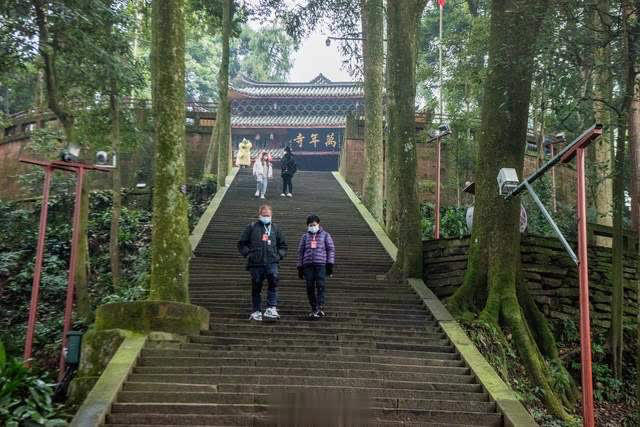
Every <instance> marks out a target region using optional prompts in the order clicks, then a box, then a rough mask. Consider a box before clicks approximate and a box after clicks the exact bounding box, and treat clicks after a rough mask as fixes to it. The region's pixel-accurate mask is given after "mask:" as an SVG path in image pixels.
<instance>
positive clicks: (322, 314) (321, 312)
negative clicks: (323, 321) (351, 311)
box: [316, 309, 326, 317]
mask: <svg viewBox="0 0 640 427" xmlns="http://www.w3.org/2000/svg"><path fill="white" fill-rule="evenodd" d="M316 313H317V314H318V317H325V316H326V314H324V310H322V309H319V310H318V311H316Z"/></svg>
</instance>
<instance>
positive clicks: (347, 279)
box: [106, 170, 503, 427]
mask: <svg viewBox="0 0 640 427" xmlns="http://www.w3.org/2000/svg"><path fill="white" fill-rule="evenodd" d="M280 190H281V187H280V180H279V178H276V179H275V180H274V181H273V182H272V184H271V187H270V188H269V192H268V193H269V195H270V200H269V201H270V202H271V203H272V204H273V207H274V222H276V223H277V224H279V225H280V226H281V227H282V228H283V230H284V232H285V234H286V236H287V239H288V243H289V256H288V257H287V259H286V260H285V261H284V262H283V263H282V264H281V282H280V288H279V311H280V314H281V316H282V319H281V320H280V321H278V322H277V323H265V322H263V323H255V322H251V321H249V320H248V317H249V312H250V280H249V275H248V273H247V272H246V271H245V268H244V260H243V259H242V258H241V257H240V256H239V255H238V253H237V250H236V243H237V240H238V237H239V235H240V233H241V231H242V230H243V228H244V227H245V226H246V225H247V224H248V223H249V222H251V221H252V220H253V219H254V218H255V215H256V211H257V208H258V205H259V204H260V203H259V201H258V200H256V199H254V198H253V193H254V191H255V183H254V180H253V179H252V177H251V176H250V174H249V172H248V171H247V170H241V171H240V173H239V174H238V176H237V177H236V180H235V181H234V183H233V185H232V186H231V188H230V189H229V191H228V193H227V195H226V196H225V199H224V200H223V202H222V205H221V206H220V208H219V209H218V211H217V214H216V215H215V216H214V218H213V220H212V221H211V223H210V224H209V226H208V228H207V230H206V232H205V235H204V236H203V238H202V240H201V242H200V244H199V246H198V247H197V248H196V251H195V257H194V258H193V259H192V261H191V285H190V286H191V287H190V291H191V302H192V303H194V304H198V305H201V306H203V307H205V308H207V309H208V310H210V312H211V330H210V331H208V332H204V333H202V334H201V335H198V336H191V337H188V339H187V341H186V342H184V343H182V342H168V343H167V342H163V343H160V342H153V341H150V342H148V343H147V345H146V347H145V348H144V349H143V351H142V354H141V357H140V359H139V361H138V364H137V366H136V367H135V368H134V370H133V372H132V373H131V374H130V375H129V377H128V379H127V381H126V383H125V384H124V387H123V390H122V391H121V392H120V394H119V395H118V398H117V402H116V403H114V404H113V406H112V409H111V413H110V415H108V417H107V424H106V425H108V426H114V427H115V426H146V425H163V426H169V425H174V426H178V425H180V426H185V425H190V426H205V425H206V426H231V425H238V426H268V425H282V426H284V425H291V426H293V425H339V422H337V421H336V422H326V420H329V419H331V414H330V409H328V408H327V406H330V405H325V406H322V404H321V403H319V402H329V401H332V402H333V404H334V406H335V408H333V410H334V412H340V411H343V412H345V408H344V407H346V406H350V405H351V406H353V408H351V409H352V410H353V411H354V412H355V413H357V414H356V415H357V416H356V418H357V417H360V418H358V419H359V421H358V422H356V421H355V419H356V418H351V421H341V423H342V424H340V425H379V426H402V425H406V426H417V425H421V426H464V425H476V426H478V425H482V426H501V425H503V420H502V415H501V414H500V413H499V412H498V411H497V409H496V404H495V402H493V401H491V399H490V398H489V396H488V394H487V393H486V391H485V390H484V388H483V386H482V385H480V384H479V383H478V381H477V380H476V378H475V377H474V375H473V374H472V373H471V371H470V369H469V368H468V367H467V366H466V365H465V363H464V362H463V360H462V359H461V357H460V356H459V354H458V353H457V352H456V350H455V348H454V347H453V345H452V344H451V343H450V342H449V341H448V339H447V338H446V336H445V334H444V333H443V331H442V330H441V329H440V327H439V326H438V324H437V322H435V320H434V318H433V317H432V316H431V314H430V313H429V312H428V311H427V309H425V308H424V306H423V305H422V303H421V301H420V299H419V298H418V296H416V295H415V294H414V292H413V291H412V290H411V289H410V287H409V286H407V285H398V284H390V283H387V282H385V281H381V280H379V279H380V277H379V275H381V274H383V273H385V272H386V271H387V270H388V268H389V267H390V265H391V263H392V261H391V259H390V258H389V256H388V255H387V253H386V252H385V250H384V249H383V247H382V246H381V244H380V243H379V242H378V240H377V239H376V237H375V235H374V234H373V233H372V232H371V231H370V229H369V227H368V226H367V224H366V223H365V222H364V221H363V220H362V218H361V217H360V215H359V214H358V212H357V211H356V209H355V208H354V207H353V205H352V204H351V202H350V201H349V199H348V198H347V196H346V195H345V193H344V191H343V190H342V188H341V187H340V186H339V185H338V183H337V182H336V181H335V179H334V177H333V176H332V175H331V174H329V173H313V172H301V173H299V174H298V175H296V177H295V180H294V198H293V199H285V198H281V197H280V196H279V194H280ZM311 212H314V213H317V214H318V215H319V216H320V218H321V220H322V225H324V226H325V228H326V229H327V230H328V231H329V232H330V233H332V235H333V237H334V240H335V244H336V248H337V261H336V268H335V274H334V276H333V277H332V278H330V279H329V280H328V282H327V305H326V312H327V317H326V318H324V319H322V320H319V321H315V322H313V321H307V320H305V316H306V314H307V313H308V311H309V307H308V304H307V301H306V293H305V288H304V284H303V282H302V281H300V280H298V278H297V272H296V268H295V254H296V250H297V243H298V239H299V237H300V235H301V233H302V232H303V231H304V230H305V218H306V216H307V215H308V214H309V213H311ZM353 396H358V397H359V398H358V399H354V398H353ZM331 399H333V400H331ZM287 402H288V404H289V407H288V410H289V412H296V410H297V411H298V412H307V413H306V414H304V413H303V414H297V415H295V416H294V417H293V418H292V417H291V416H289V418H287V416H286V415H282V414H283V411H287ZM354 402H359V406H358V405H356V403H354ZM363 402H366V404H365V403H363ZM314 404H315V405H316V406H318V405H319V406H320V408H317V407H316V408H315V409H316V410H318V409H320V411H321V413H322V415H323V417H325V424H318V423H316V424H313V423H312V422H308V423H305V422H302V421H300V419H302V418H300V417H304V416H309V414H311V413H312V412H313V409H314V408H313V406H314ZM356 406H357V407H356ZM292 407H295V408H292ZM296 408H297V409H296ZM354 408H355V409H354ZM322 411H323V412H322ZM296 416H297V417H298V418H295V417H296ZM278 417H279V418H278ZM286 419H288V420H289V421H288V422H287V421H286ZM336 419H338V418H336ZM283 420H285V421H283ZM291 420H297V421H291Z"/></svg>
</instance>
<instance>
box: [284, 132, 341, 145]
mask: <svg viewBox="0 0 640 427" xmlns="http://www.w3.org/2000/svg"><path fill="white" fill-rule="evenodd" d="M342 132H343V131H342V129H335V128H329V129H295V128H293V129H289V131H288V135H287V143H288V144H290V145H291V146H293V147H295V148H296V149H297V150H298V151H338V150H340V145H341V142H342V137H343V136H342Z"/></svg>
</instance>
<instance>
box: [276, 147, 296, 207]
mask: <svg viewBox="0 0 640 427" xmlns="http://www.w3.org/2000/svg"><path fill="white" fill-rule="evenodd" d="M284 151H285V155H284V156H282V160H281V161H280V176H282V194H280V196H281V197H284V196H287V197H293V194H292V193H293V183H292V182H291V181H292V180H293V175H294V174H295V173H296V171H297V170H298V166H297V165H296V160H295V159H294V158H293V154H291V148H290V147H288V146H287V147H285V149H284Z"/></svg>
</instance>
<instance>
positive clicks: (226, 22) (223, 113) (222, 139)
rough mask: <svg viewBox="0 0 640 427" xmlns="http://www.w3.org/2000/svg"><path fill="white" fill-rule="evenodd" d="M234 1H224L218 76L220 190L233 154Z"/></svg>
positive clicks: (217, 116) (217, 115) (217, 118)
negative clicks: (231, 48)
mask: <svg viewBox="0 0 640 427" xmlns="http://www.w3.org/2000/svg"><path fill="white" fill-rule="evenodd" d="M232 9H233V0H222V60H221V62H220V71H219V74H218V112H217V114H216V122H217V123H216V125H219V128H218V188H221V187H224V185H225V180H226V177H227V175H228V174H229V156H230V154H231V150H230V146H229V145H230V143H231V106H230V103H229V38H230V37H231V20H232V12H233V11H232Z"/></svg>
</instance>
